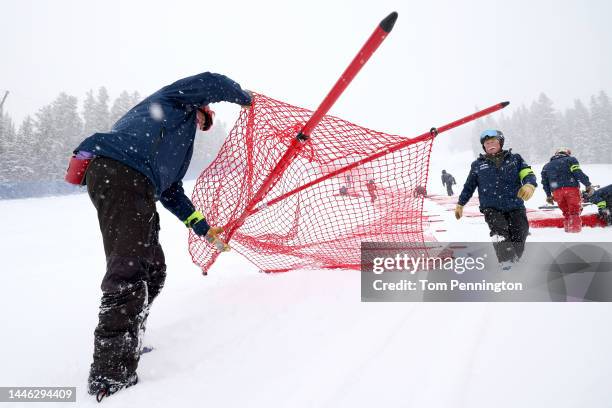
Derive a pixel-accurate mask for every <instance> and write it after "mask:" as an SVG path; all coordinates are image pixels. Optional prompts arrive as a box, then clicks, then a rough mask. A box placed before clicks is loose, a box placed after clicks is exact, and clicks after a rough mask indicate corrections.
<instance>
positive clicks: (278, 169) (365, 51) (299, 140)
mask: <svg viewBox="0 0 612 408" xmlns="http://www.w3.org/2000/svg"><path fill="white" fill-rule="evenodd" d="M397 16H398V14H397V13H396V12H393V13H391V14H389V15H388V16H387V17H385V19H383V20H382V21H381V22H380V24H378V26H377V27H376V29H375V30H374V32H373V33H372V35H370V37H369V38H368V40H367V41H366V42H365V44H364V45H363V46H362V47H361V49H360V50H359V52H358V53H357V55H355V57H354V58H353V60H352V61H351V63H350V64H349V66H348V67H347V68H346V70H345V71H344V72H343V73H342V75H341V76H340V78H338V80H337V81H336V84H335V85H334V86H333V88H332V89H331V90H330V91H329V93H328V94H327V96H326V97H325V99H323V101H322V102H321V104H320V105H319V107H318V108H317V110H316V111H315V112H314V113H313V114H312V116H311V117H310V119H309V120H308V122H306V124H305V125H304V127H303V128H302V130H301V131H300V132H299V133H298V134H297V135H296V137H295V139H293V140H292V141H291V144H290V145H289V147H288V148H287V151H286V152H285V154H284V155H283V156H282V157H281V158H280V160H279V161H278V163H277V164H276V166H275V167H274V169H273V170H272V171H271V172H270V174H269V175H268V177H267V178H266V179H264V181H263V183H262V185H261V187H260V188H259V190H258V191H257V192H256V193H255V194H254V195H253V198H252V199H251V200H250V201H249V203H248V204H247V206H246V208H245V211H244V212H243V213H242V215H241V216H240V218H238V219H237V220H236V222H235V223H233V224H232V225H231V226H229V228H228V230H227V236H226V239H227V241H229V240H230V239H231V237H232V235H233V234H234V232H235V231H236V230H237V229H238V228H240V226H241V225H242V224H244V221H245V220H246V218H247V217H248V216H249V215H251V214H252V210H253V209H254V208H255V207H256V206H257V204H259V203H260V202H261V201H262V200H263V198H264V197H265V196H266V195H267V194H268V193H269V192H270V190H271V189H272V188H273V187H274V185H275V184H276V182H277V181H278V180H279V179H280V178H281V176H282V175H283V173H284V172H285V170H286V169H287V167H289V165H290V164H291V162H292V161H293V159H294V158H295V157H296V156H297V155H298V153H299V152H300V150H301V149H302V148H303V146H304V144H305V143H306V142H307V141H308V140H309V138H310V135H311V133H312V131H313V130H314V129H315V128H316V127H317V125H318V124H319V123H320V122H321V120H322V119H323V117H324V116H325V115H326V114H327V112H328V111H329V110H330V109H331V107H332V106H333V105H334V103H335V102H336V101H337V100H338V98H339V97H340V95H342V93H343V92H344V90H345V89H346V88H347V87H348V85H349V84H350V83H351V81H352V80H353V79H354V78H355V76H356V75H357V74H358V73H359V71H360V70H361V68H362V67H363V66H364V65H365V63H366V62H367V61H368V60H369V59H370V57H371V56H372V54H374V52H375V51H376V50H377V49H378V47H379V46H380V44H381V43H382V42H383V41H384V40H385V38H386V37H387V35H388V34H389V33H390V32H391V30H392V29H393V26H394V25H395V21H396V20H397Z"/></svg>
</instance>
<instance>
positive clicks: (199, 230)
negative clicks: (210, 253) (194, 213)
mask: <svg viewBox="0 0 612 408" xmlns="http://www.w3.org/2000/svg"><path fill="white" fill-rule="evenodd" d="M191 230H192V231H193V232H194V233H195V234H196V235H197V236H199V237H204V239H205V240H206V241H208V243H209V244H211V245H213V246H214V247H215V248H217V250H218V251H219V252H227V251H229V250H230V249H231V248H230V246H229V245H228V244H226V243H225V242H223V240H221V238H219V234H221V233H222V232H223V228H222V227H211V226H209V225H208V223H207V222H206V220H205V219H203V218H202V219H201V220H199V221H197V222H195V223H193V224H192V225H191Z"/></svg>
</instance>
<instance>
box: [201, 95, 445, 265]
mask: <svg viewBox="0 0 612 408" xmlns="http://www.w3.org/2000/svg"><path fill="white" fill-rule="evenodd" d="M311 116H312V112H311V111H309V110H306V109H302V108H299V107H296V106H292V105H288V104H286V103H283V102H281V101H277V100H274V99H272V98H268V97H266V96H264V95H260V94H254V95H253V106H252V107H251V109H249V110H242V111H241V113H240V117H239V119H238V121H237V122H236V124H235V126H234V128H233V129H232V130H231V132H230V134H229V136H228V138H227V140H226V142H225V144H224V145H223V146H222V148H221V150H220V151H219V154H218V156H217V157H216V159H215V160H214V161H213V163H212V164H211V165H210V166H209V167H208V168H207V169H206V170H205V171H204V172H203V173H202V174H201V175H200V177H199V178H198V180H197V182H196V186H195V188H194V193H193V202H194V205H195V206H196V207H197V208H199V209H202V210H203V212H204V213H205V215H206V218H207V220H208V223H209V224H210V225H220V226H223V227H224V229H225V234H224V237H225V238H226V239H227V238H228V237H231V242H230V245H231V246H232V248H233V250H236V251H237V252H239V253H241V254H243V255H244V256H245V257H247V258H248V259H249V260H250V261H252V262H253V263H254V264H255V265H257V266H258V267H259V268H260V269H262V270H264V271H268V272H272V271H286V270H290V269H297V268H355V269H357V268H359V263H360V251H359V249H360V243H361V241H365V240H367V241H385V242H423V225H422V224H423V215H422V208H423V197H422V196H421V195H419V194H416V193H415V190H416V189H417V187H418V186H425V185H426V182H427V171H428V165H429V155H430V152H431V147H432V141H433V138H434V134H433V133H432V134H431V135H428V137H424V138H423V137H421V138H415V142H414V143H410V141H408V142H407V140H408V139H407V138H405V137H402V136H396V135H389V134H386V133H382V132H377V131H374V130H370V129H366V128H363V127H360V126H357V125H355V124H352V123H349V122H347V121H344V120H342V119H339V118H335V117H333V116H325V117H323V118H322V120H321V122H320V124H319V125H318V126H317V127H316V128H315V129H314V130H313V131H312V133H311V135H310V136H311V141H310V142H308V143H305V144H304V146H303V147H302V148H301V149H300V150H299V152H298V153H297V156H295V158H294V159H293V160H292V161H291V163H289V165H288V167H287V168H286V169H285V170H284V171H283V172H282V174H279V178H278V180H277V181H275V182H274V183H273V187H272V188H271V189H270V191H269V192H268V193H267V194H265V196H264V197H262V199H261V200H260V202H259V203H258V206H257V207H255V208H253V209H249V203H252V201H253V198H254V197H255V195H256V194H257V192H258V191H260V189H261V187H262V185H263V183H264V182H265V181H266V180H267V179H269V177H268V176H269V175H270V174H271V173H272V172H273V171H275V168H276V166H277V164H278V163H279V161H280V160H281V158H282V157H283V155H285V153H286V152H287V151H288V150H289V148H290V147H291V145H292V144H293V143H295V136H296V134H298V133H299V132H300V130H301V129H302V127H303V126H304V124H305V123H306V122H307V121H308V120H309V118H310V117H311ZM402 142H403V143H406V142H407V145H406V146H405V147H403V148H402V149H398V150H396V151H394V152H392V153H390V154H384V152H385V151H386V150H388V149H390V148H392V147H393V146H396V145H398V144H399V143H402ZM377 153H383V154H384V155H382V157H379V158H377V159H375V160H371V161H367V162H365V163H363V164H361V165H358V166H355V167H354V168H351V169H348V170H345V168H346V166H348V165H350V164H353V163H357V162H359V161H361V160H363V159H368V158H370V157H372V156H374V155H376V154H377ZM336 173H337V174H336ZM313 181H315V182H316V183H315V184H313V185H310V186H308V185H309V183H311V182H313ZM287 193H289V194H287ZM275 198H276V199H277V198H280V199H279V200H275ZM266 203H267V204H266ZM245 212H247V213H248V217H244V216H243V215H244V214H245ZM241 218H244V219H245V220H244V224H243V225H242V226H240V225H237V223H238V222H239V220H240V219H241ZM189 250H190V253H191V255H192V257H193V260H194V262H195V263H196V264H197V265H199V266H200V267H201V268H202V270H204V271H206V270H207V269H208V268H209V266H210V265H211V264H212V262H214V259H215V257H216V256H217V255H218V253H217V251H216V249H214V248H213V247H212V246H210V245H209V244H208V243H207V242H206V241H205V240H202V239H200V238H198V237H197V236H195V235H193V234H192V235H191V236H190V240H189Z"/></svg>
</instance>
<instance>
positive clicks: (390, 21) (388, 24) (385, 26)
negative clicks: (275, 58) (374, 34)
mask: <svg viewBox="0 0 612 408" xmlns="http://www.w3.org/2000/svg"><path fill="white" fill-rule="evenodd" d="M396 21H397V11H394V12H393V13H391V14H389V15H388V16H387V17H385V18H384V20H383V21H381V22H380V25H379V27H380V28H381V29H382V30H383V31H384V32H386V33H390V32H391V30H393V26H394V25H395V22H396Z"/></svg>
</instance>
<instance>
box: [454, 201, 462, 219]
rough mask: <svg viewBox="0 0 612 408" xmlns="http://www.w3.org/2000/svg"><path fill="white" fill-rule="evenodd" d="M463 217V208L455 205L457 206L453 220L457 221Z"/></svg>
mask: <svg viewBox="0 0 612 408" xmlns="http://www.w3.org/2000/svg"><path fill="white" fill-rule="evenodd" d="M461 217H463V206H462V205H459V204H457V206H456V207H455V218H456V219H459V218H461Z"/></svg>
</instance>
